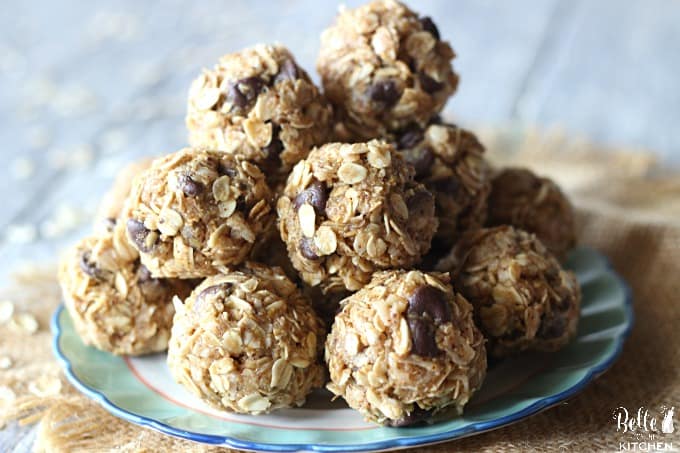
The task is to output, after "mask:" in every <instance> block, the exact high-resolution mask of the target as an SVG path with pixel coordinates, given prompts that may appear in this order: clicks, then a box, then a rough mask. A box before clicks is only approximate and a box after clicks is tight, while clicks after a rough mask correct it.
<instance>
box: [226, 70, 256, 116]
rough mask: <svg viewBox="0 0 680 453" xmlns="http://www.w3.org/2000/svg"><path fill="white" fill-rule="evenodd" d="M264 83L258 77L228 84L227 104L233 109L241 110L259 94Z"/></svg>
mask: <svg viewBox="0 0 680 453" xmlns="http://www.w3.org/2000/svg"><path fill="white" fill-rule="evenodd" d="M263 86H264V83H263V82H262V79H260V78H259V77H246V78H244V79H239V80H237V81H236V82H232V83H229V85H228V87H227V102H229V103H230V104H232V105H233V106H234V107H236V108H239V109H243V108H244V107H246V106H247V105H248V104H249V103H250V102H251V101H252V100H253V99H255V98H256V97H257V95H258V94H260V91H261V90H262V87H263Z"/></svg>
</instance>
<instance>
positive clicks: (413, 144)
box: [396, 123, 491, 248]
mask: <svg viewBox="0 0 680 453" xmlns="http://www.w3.org/2000/svg"><path fill="white" fill-rule="evenodd" d="M396 147H397V149H398V150H399V151H400V152H401V154H402V155H403V156H404V159H405V160H406V161H407V162H409V163H410V164H412V165H413V166H414V168H415V171H416V181H418V182H421V183H423V184H424V185H425V187H427V188H428V189H429V190H430V191H431V192H432V193H433V194H434V197H435V206H436V209H435V212H436V215H437V217H438V218H439V229H438V230H437V234H436V235H435V241H436V244H437V246H438V247H442V248H444V247H445V248H450V247H451V246H452V245H453V243H454V242H455V240H456V238H457V236H458V235H459V234H460V233H461V232H463V231H465V230H469V229H473V228H479V227H481V226H483V225H484V222H485V221H486V215H487V205H486V203H487V197H488V195H489V192H490V190H491V183H490V181H489V180H490V177H489V173H490V170H489V165H488V164H487V162H486V160H484V147H483V146H482V144H481V143H479V140H477V137H475V135H474V134H473V133H472V132H470V131H467V130H465V129H461V128H459V127H457V126H454V125H450V124H438V123H431V124H430V125H429V126H428V127H427V128H426V129H425V130H422V129H420V128H417V127H412V128H411V129H408V130H406V131H404V132H403V133H402V134H400V135H399V136H397V137H396Z"/></svg>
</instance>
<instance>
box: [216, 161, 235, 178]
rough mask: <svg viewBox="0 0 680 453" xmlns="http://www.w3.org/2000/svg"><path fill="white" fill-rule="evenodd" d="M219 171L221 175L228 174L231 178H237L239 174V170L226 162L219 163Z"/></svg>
mask: <svg viewBox="0 0 680 453" xmlns="http://www.w3.org/2000/svg"><path fill="white" fill-rule="evenodd" d="M217 172H218V173H219V174H220V176H224V175H227V176H229V177H230V178H235V177H237V176H238V170H237V169H235V168H234V167H232V166H231V165H229V164H228V163H226V162H220V163H219V165H218V166H217Z"/></svg>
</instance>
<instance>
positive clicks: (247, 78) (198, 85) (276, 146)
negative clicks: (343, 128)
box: [186, 44, 332, 182]
mask: <svg viewBox="0 0 680 453" xmlns="http://www.w3.org/2000/svg"><path fill="white" fill-rule="evenodd" d="M331 118H332V111H331V107H330V105H329V104H328V102H327V101H326V100H325V98H324V97H323V96H322V95H321V94H320V93H319V90H318V89H317V88H316V86H315V85H314V83H313V82H312V81H311V79H310V78H309V76H308V75H307V73H306V72H305V71H304V70H303V69H302V68H300V67H299V66H298V65H297V63H296V62H295V59H294V58H293V56H292V55H291V53H290V52H289V51H288V50H287V49H286V48H285V47H282V46H280V45H264V44H261V45H257V46H254V47H251V48H248V49H245V50H242V51H241V52H237V53H232V54H228V55H225V56H224V57H222V58H221V59H220V61H219V63H218V64H217V65H216V66H215V67H214V68H213V69H212V70H204V71H203V73H202V74H201V75H200V76H199V77H198V78H197V79H196V80H194V82H193V84H192V85H191V89H190V91H189V105H188V112H187V117H186V124H187V127H188V129H189V142H190V143H191V144H192V145H193V146H205V147H208V148H214V149H220V150H224V151H226V152H229V153H232V154H235V155H237V156H240V157H243V158H246V159H248V160H250V161H252V162H255V163H256V164H257V165H259V166H260V167H261V168H262V169H263V171H265V173H267V175H268V178H270V181H271V182H274V181H275V182H278V181H284V180H285V175H286V173H287V172H288V171H290V169H291V168H292V166H293V165H295V164H296V163H297V162H298V161H299V160H300V159H304V158H305V157H307V154H308V153H309V150H310V149H311V148H312V147H313V146H315V145H319V144H322V143H324V142H325V141H326V139H327V136H328V134H329V133H330V128H331Z"/></svg>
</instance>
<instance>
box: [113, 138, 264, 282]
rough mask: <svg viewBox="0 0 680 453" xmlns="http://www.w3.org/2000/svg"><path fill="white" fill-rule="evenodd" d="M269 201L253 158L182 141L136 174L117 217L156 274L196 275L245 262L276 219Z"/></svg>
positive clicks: (146, 263) (154, 274) (168, 275)
mask: <svg viewBox="0 0 680 453" xmlns="http://www.w3.org/2000/svg"><path fill="white" fill-rule="evenodd" d="M271 204H272V201H271V192H270V190H269V188H268V186H267V184H266V182H265V180H264V176H263V175H262V173H261V172H260V170H259V169H258V168H257V167H256V166H255V165H253V164H251V163H250V162H247V161H243V160H240V159H238V158H236V157H234V156H233V155H231V154H227V153H223V152H220V151H213V150H205V149H192V148H186V149H183V150H180V151H178V152H176V153H174V154H170V155H168V156H165V157H163V158H161V159H158V160H156V161H154V163H153V165H152V166H151V168H149V169H148V170H147V171H145V172H144V173H142V174H141V175H139V177H138V178H136V180H135V184H134V187H133V188H132V191H131V193H130V197H129V199H128V202H127V203H126V208H125V210H124V215H123V217H124V221H125V222H126V226H127V231H128V236H129V238H130V241H131V242H132V244H133V245H134V246H135V248H136V249H137V250H139V252H140V256H141V260H142V263H143V264H144V265H145V266H146V267H147V268H148V269H149V270H150V271H151V274H152V275H153V276H154V277H179V278H197V277H205V276H207V275H212V274H215V273H217V272H218V270H219V268H220V267H221V266H229V265H235V264H238V263H241V262H243V261H244V260H245V259H246V258H247V256H248V254H249V253H250V251H251V249H252V248H253V244H255V242H256V241H257V240H258V236H259V235H260V234H261V233H262V232H264V231H266V230H267V229H268V228H269V224H270V223H271V222H272V221H273V220H274V218H273V215H274V214H273V212H272V209H271Z"/></svg>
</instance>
